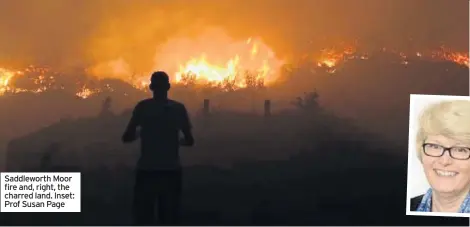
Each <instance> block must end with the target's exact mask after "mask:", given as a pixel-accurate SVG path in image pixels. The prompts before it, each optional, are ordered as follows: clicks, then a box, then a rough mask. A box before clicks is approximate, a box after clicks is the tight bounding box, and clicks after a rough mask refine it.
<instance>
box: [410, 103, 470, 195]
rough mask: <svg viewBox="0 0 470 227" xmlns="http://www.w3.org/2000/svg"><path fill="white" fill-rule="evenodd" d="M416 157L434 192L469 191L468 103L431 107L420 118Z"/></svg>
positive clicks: (469, 143) (453, 192) (469, 117)
mask: <svg viewBox="0 0 470 227" xmlns="http://www.w3.org/2000/svg"><path fill="white" fill-rule="evenodd" d="M416 148H417V155H418V158H419V160H420V161H421V163H422V164H423V169H424V173H425V175H426V178H427V180H428V182H429V184H430V185H431V188H432V189H433V191H435V192H437V193H441V194H449V195H452V194H462V193H467V192H468V191H469V190H470V159H469V157H470V101H465V100H456V101H443V102H439V103H437V104H432V105H430V106H429V107H428V108H427V109H425V110H424V111H423V112H422V114H421V116H420V118H419V128H418V134H417V138H416Z"/></svg>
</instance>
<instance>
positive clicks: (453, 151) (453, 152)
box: [423, 143, 470, 160]
mask: <svg viewBox="0 0 470 227" xmlns="http://www.w3.org/2000/svg"><path fill="white" fill-rule="evenodd" d="M423 150H424V154H425V155H427V156H431V157H442V156H443V155H444V153H446V151H449V155H450V157H451V158H453V159H457V160H468V159H470V148H468V147H444V146H441V145H438V144H433V143H425V144H423Z"/></svg>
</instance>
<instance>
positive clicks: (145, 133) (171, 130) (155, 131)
mask: <svg viewBox="0 0 470 227" xmlns="http://www.w3.org/2000/svg"><path fill="white" fill-rule="evenodd" d="M132 120H133V121H134V122H135V123H136V125H137V126H140V140H141V156H140V159H139V161H138V163H137V167H138V168H139V169H147V170H160V169H164V170H165V169H176V168H180V159H179V132H180V131H181V130H184V129H190V128H191V123H190V120H189V116H188V112H187V111H186V108H185V106H184V105H183V104H182V103H179V102H176V101H173V100H169V99H168V100H156V99H146V100H143V101H141V102H139V103H138V104H137V106H136V107H135V108H134V111H133V113H132Z"/></svg>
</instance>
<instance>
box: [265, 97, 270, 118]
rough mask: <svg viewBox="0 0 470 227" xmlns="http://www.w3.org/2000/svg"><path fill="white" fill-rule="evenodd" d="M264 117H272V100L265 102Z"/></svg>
mask: <svg viewBox="0 0 470 227" xmlns="http://www.w3.org/2000/svg"><path fill="white" fill-rule="evenodd" d="M264 116H265V117H269V116H271V100H269V99H266V100H264Z"/></svg>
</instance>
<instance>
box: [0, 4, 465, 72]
mask: <svg viewBox="0 0 470 227" xmlns="http://www.w3.org/2000/svg"><path fill="white" fill-rule="evenodd" d="M467 4H468V2H467V1H463V0H462V1H460V0H454V1H452V4H450V2H449V1H445V0H436V1H433V2H432V4H430V3H429V1H425V0H382V1H376V0H356V1H348V0H329V1H320V0H296V1H288V2H286V1H282V2H281V1H279V2H277V1H276V2H274V1H267V0H257V1H248V0H238V1H234V0H227V1H223V2H222V1H215V0H202V1H181V0H178V1H163V0H162V1H148V0H147V1H146V0H138V1H123V0H96V1H72V0H44V1H26V0H18V1H2V2H1V3H0V61H4V62H5V61H6V62H9V64H47V65H50V66H53V67H55V68H59V67H70V66H77V65H78V66H83V65H95V64H98V63H100V62H103V61H110V60H115V59H118V58H123V59H124V60H125V61H126V62H129V64H131V65H132V66H133V67H134V68H136V69H137V70H148V68H149V67H151V66H152V65H153V58H154V55H155V51H156V47H157V46H158V44H161V43H163V42H165V41H166V40H168V39H169V38H171V36H172V35H175V34H177V33H184V34H185V35H197V34H198V32H199V31H201V30H202V29H203V28H204V27H206V26H209V25H210V26H219V27H222V28H225V29H226V30H227V32H228V33H229V34H230V35H231V36H233V37H234V38H239V39H246V38H247V37H248V36H253V35H254V36H259V37H261V38H262V39H263V40H264V42H265V43H267V44H268V45H269V46H271V48H272V49H273V50H274V52H275V54H276V55H277V56H279V57H280V58H285V57H287V56H295V55H296V54H298V53H301V52H304V51H306V50H315V49H319V48H323V47H325V46H329V45H334V44H336V43H338V42H339V41H351V40H359V42H361V43H365V44H367V46H382V45H385V44H386V45H387V46H389V47H390V46H397V47H403V48H406V49H414V48H432V47H436V46H439V45H441V44H446V45H447V46H449V47H451V48H453V49H455V50H458V51H467V50H468V38H467V37H468V12H467ZM397 14H399V15H397Z"/></svg>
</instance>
